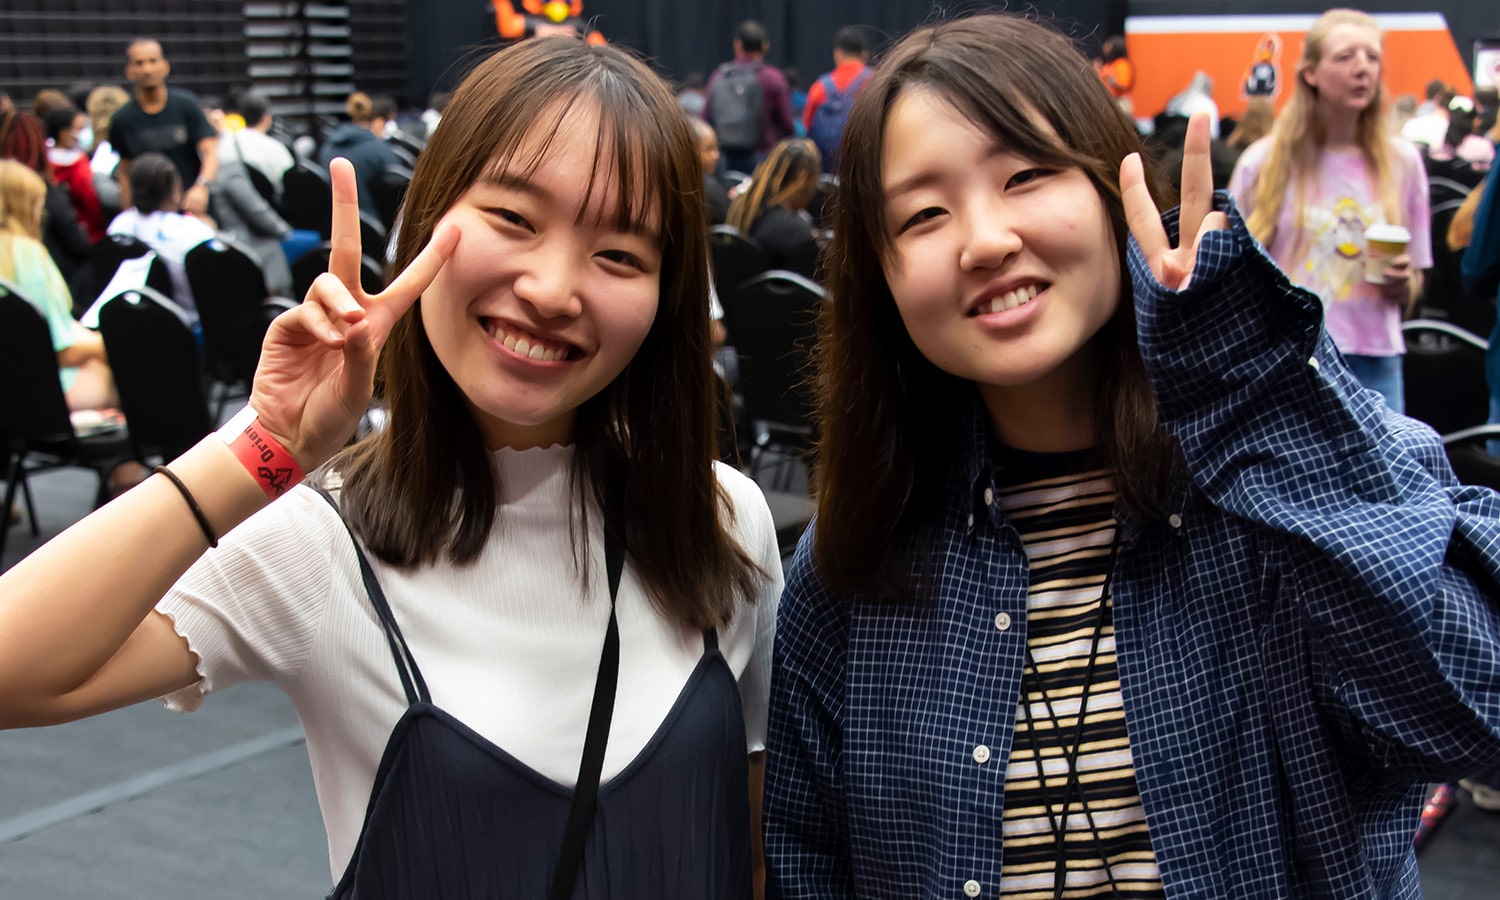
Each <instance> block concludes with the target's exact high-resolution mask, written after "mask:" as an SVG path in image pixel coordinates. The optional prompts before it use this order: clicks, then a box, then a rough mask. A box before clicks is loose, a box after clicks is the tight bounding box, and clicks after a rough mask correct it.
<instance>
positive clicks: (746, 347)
mask: <svg viewBox="0 0 1500 900" xmlns="http://www.w3.org/2000/svg"><path fill="white" fill-rule="evenodd" d="M826 296H827V295H826V294H824V293H823V289H822V288H820V287H818V286H817V285H816V284H814V283H812V282H811V281H808V280H807V279H806V278H803V277H802V276H800V275H796V274H794V273H792V272H785V271H781V270H773V271H770V272H765V273H763V274H761V275H758V276H756V277H754V278H752V279H750V280H749V281H747V282H745V283H744V284H743V285H741V286H740V288H739V290H737V291H735V292H734V293H733V294H730V295H729V296H727V297H725V298H724V299H723V303H724V316H725V319H726V320H731V319H732V321H733V322H734V328H735V331H734V332H733V334H734V348H735V351H736V352H737V353H738V355H739V360H740V382H739V389H740V392H741V394H742V395H743V396H744V398H745V415H746V417H747V418H749V419H750V420H751V421H752V422H756V421H759V422H766V423H771V424H773V425H775V426H780V427H781V428H782V429H783V430H787V429H789V430H800V429H805V428H807V427H808V426H809V424H810V422H811V419H812V415H811V413H812V407H811V400H810V396H809V394H808V391H807V389H806V386H805V381H806V380H807V376H808V374H809V359H810V356H809V354H810V352H811V350H812V344H813V340H814V339H815V337H816V334H817V318H818V311H819V309H820V308H821V307H822V305H823V302H824V300H825V298H826Z"/></svg>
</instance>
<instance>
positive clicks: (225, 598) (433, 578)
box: [157, 446, 782, 879]
mask: <svg viewBox="0 0 1500 900" xmlns="http://www.w3.org/2000/svg"><path fill="white" fill-rule="evenodd" d="M572 458H573V451H572V449H571V448H569V447H560V446H559V447H549V448H545V449H535V450H526V451H512V450H501V451H499V452H497V453H496V454H495V464H496V467H497V471H498V473H499V478H500V482H501V484H502V486H503V489H502V490H503V495H504V497H505V502H504V503H502V504H501V505H500V507H499V509H498V512H497V515H496V520H495V528H494V530H493V532H492V533H491V535H490V540H489V543H488V545H487V546H486V548H485V550H484V552H483V554H482V555H481V556H480V558H479V559H478V560H477V561H476V562H475V563H474V564H473V565H472V566H468V567H465V568H462V569H456V568H454V567H452V566H448V565H441V566H430V567H426V568H423V569H420V570H416V571H410V570H407V571H403V570H398V569H393V568H391V567H389V566H386V565H384V564H382V563H381V562H380V561H379V560H375V559H373V558H372V559H371V562H372V564H373V566H374V568H375V572H376V576H377V577H378V579H379V581H380V584H381V587H382V588H384V590H385V593H386V596H387V598H388V599H389V600H390V604H391V608H392V610H393V611H394V614H395V616H396V620H397V623H398V624H399V625H400V627H401V631H402V633H403V634H404V635H405V636H406V640H407V643H408V645H409V646H410V647H411V652H412V655H413V656H414V657H415V658H416V661H417V665H418V666H419V667H420V668H421V670H422V674H423V675H424V676H425V677H426V679H427V685H428V688H429V690H430V691H431V694H432V699H433V702H434V703H435V704H437V705H438V706H440V707H442V708H443V709H445V710H447V711H448V712H450V713H452V714H453V715H454V716H456V717H457V718H458V719H460V720H461V721H463V722H464V723H465V724H467V725H468V726H469V727H471V728H473V729H474V730H475V731H477V732H479V733H480V734H481V735H483V736H484V737H485V738H487V739H488V740H490V741H492V742H494V743H495V744H497V745H498V746H500V747H502V748H504V749H505V750H506V751H507V752H508V753H510V754H511V755H513V756H515V757H516V758H517V759H519V760H521V761H522V762H524V763H525V764H526V765H528V766H530V767H531V768H533V769H535V770H536V771H537V772H539V773H540V774H542V775H544V776H546V777H548V778H550V779H553V780H554V781H557V782H558V783H560V784H564V785H569V786H571V785H572V784H573V782H574V781H575V780H576V778H577V774H578V762H579V757H580V756H581V755H582V752H583V736H584V732H585V730H586V728H587V724H588V712H589V706H590V703H591V701H592V699H593V689H594V680H595V675H596V673H597V672H598V667H599V653H600V649H601V647H602V646H603V640H604V631H605V625H606V623H607V621H608V618H609V590H608V585H607V580H606V579H605V577H604V546H603V540H602V531H601V524H600V517H599V516H598V515H597V514H594V515H591V516H590V517H589V519H590V522H589V524H590V528H589V554H590V555H589V558H590V566H591V569H590V571H591V572H592V573H594V577H593V579H592V591H591V593H590V595H589V596H588V597H587V598H583V597H582V589H581V586H580V585H581V582H580V579H579V577H578V574H577V572H576V571H575V570H574V566H573V562H572V553H571V546H570V543H569V539H568V508H569V505H570V503H571V499H570V495H569V489H568V473H569V467H570V465H571V462H572ZM716 473H717V475H718V478H719V481H720V483H721V484H722V485H724V487H725V488H727V490H728V493H729V495H730V497H731V498H732V503H733V509H734V512H735V523H734V526H733V533H734V534H735V535H736V537H737V538H738V539H739V541H740V542H741V545H742V546H744V548H745V549H746V552H747V553H748V555H749V556H750V558H751V559H753V560H755V561H757V562H758V563H759V564H760V566H761V567H762V568H763V569H764V570H765V571H766V572H768V573H769V574H770V576H771V577H770V578H769V579H768V580H767V582H766V583H765V586H764V589H763V591H762V592H761V596H760V599H759V601H758V602H757V603H756V605H755V607H754V608H753V609H747V610H745V611H744V612H743V613H742V614H740V615H739V616H737V617H736V618H735V620H734V621H733V622H732V623H731V624H730V625H729V627H728V628H726V629H724V630H723V631H721V633H720V635H719V646H720V649H721V650H722V652H723V653H724V656H725V658H726V659H727V660H728V662H729V665H730V668H731V669H732V670H733V671H734V673H735V675H736V677H737V678H738V679H739V684H740V693H741V696H742V698H743V700H744V705H745V720H746V721H745V727H746V732H747V736H748V738H749V743H750V746H749V749H750V750H752V751H753V750H758V749H761V748H762V747H763V746H764V741H765V730H766V725H765V723H766V703H767V697H768V692H769V683H770V665H771V642H772V635H773V632H774V628H775V619H776V602H777V598H778V597H779V595H780V592H781V583H782V580H781V563H780V557H779V555H778V552H777V547H776V535H775V528H774V526H773V524H772V521H771V514H770V511H769V510H768V509H767V508H766V503H765V499H764V497H763V496H762V495H761V493H760V489H759V488H758V487H757V486H756V485H755V483H754V482H752V481H750V480H749V479H748V478H746V477H745V476H743V475H741V474H740V473H739V472H737V471H735V470H734V469H731V468H729V467H727V466H723V465H718V466H716ZM157 608H158V609H159V610H160V611H162V612H164V613H166V614H167V615H168V616H170V617H171V618H172V619H173V621H174V622H175V623H176V627H177V630H178V632H179V633H181V634H182V635H183V636H184V637H185V638H186V639H187V641H188V644H189V646H191V647H192V649H193V652H195V653H196V654H198V656H199V658H200V663H199V672H200V673H201V674H202V676H203V680H202V681H201V682H200V684H199V685H197V686H195V687H192V688H188V689H186V690H184V691H179V692H178V693H176V694H173V695H171V696H169V697H167V698H165V699H166V703H167V706H168V707H169V708H173V709H178V710H184V711H185V710H191V709H195V708H197V706H198V705H199V704H200V703H201V702H202V697H203V695H205V694H207V693H211V692H213V691H218V690H223V689H224V688H226V687H229V686H231V685H233V684H236V683H238V682H241V681H246V680H251V679H261V680H272V681H275V682H276V683H277V684H279V685H280V686H281V687H282V688H283V689H284V690H285V691H286V692H287V694H288V696H290V697H291V699H292V701H293V703H295V704H296V707H297V710H298V712H299V714H300V716H301V718H302V722H303V725H304V727H305V728H306V730H307V748H308V756H309V757H310V758H311V761H312V770H313V781H314V783H315V785H316V787H317V792H318V803H319V806H320V807H321V809H322V812H323V822H324V826H325V827H326V829H327V831H328V844H329V850H328V852H329V865H330V868H331V871H332V873H333V877H334V878H335V879H337V878H338V876H339V875H340V874H342V871H343V869H344V867H345V866H346V865H347V862H348V859H349V857H350V855H351V854H352V852H353V849H354V843H355V841H356V840H357V839H358V837H359V830H360V827H361V825H362V823H363V819H364V813H365V808H366V805H367V803H368V800H369V793H370V789H371V786H372V784H373V783H374V779H375V770H376V768H377V766H378V764H379V761H380V756H381V754H382V752H383V751H384V749H385V744H386V740H387V738H388V736H389V734H390V730H391V727H392V726H393V725H394V724H395V723H396V720H397V719H399V718H400V716H401V714H402V712H403V711H404V710H405V708H406V698H405V696H404V695H403V693H402V691H401V684H400V681H399V680H398V678H397V675H396V669H395V664H394V662H393V661H392V659H391V652H390V649H389V648H388V647H387V645H386V641H385V637H384V634H383V632H382V631H381V629H380V625H379V621H378V620H377V619H376V617H375V613H374V610H373V608H372V607H371V606H370V604H369V602H368V601H367V600H366V598H365V595H364V586H363V584H362V582H361V581H360V577H359V568H358V563H357V561H356V559H355V555H354V550H353V546H352V544H351V541H350V538H349V535H348V533H347V532H346V531H345V529H344V526H343V525H342V523H340V522H339V520H338V519H337V517H336V516H335V514H334V512H333V510H332V509H331V508H330V507H329V506H328V504H327V502H326V501H324V500H323V499H322V498H321V497H319V496H317V494H315V493H314V492H313V491H312V490H310V489H308V488H305V487H303V488H298V489H296V490H294V491H292V492H291V493H290V494H288V495H287V496H286V497H284V498H282V499H281V500H279V501H277V502H276V503H273V504H271V505H270V506H269V507H267V508H266V509H264V510H262V511H261V512H260V513H258V514H256V515H255V516H253V517H251V518H250V519H248V520H246V521H245V522H244V523H243V524H242V525H240V526H239V527H238V528H236V529H235V530H234V531H233V532H232V533H231V534H229V535H227V536H226V537H225V538H224V539H223V540H222V541H221V542H220V544H219V549H217V550H214V551H210V552H209V553H208V554H206V555H205V556H204V557H203V558H202V559H201V560H199V562H198V563H197V564H196V565H194V566H193V568H192V569H190V570H189V571H188V572H187V574H186V575H184V576H183V578H182V579H181V581H179V582H178V583H177V585H176V586H175V587H174V588H173V589H172V591H171V592H170V593H168V595H167V596H166V597H165V598H163V599H162V601H161V603H160V604H159V605H158V607H157ZM618 618H619V627H620V682H619V689H618V693H617V699H616V703H615V714H614V719H613V724H612V726H611V729H610V736H609V744H608V750H607V752H606V753H605V759H604V772H603V778H604V780H605V781H608V780H609V779H610V778H611V777H613V776H614V775H615V774H618V773H619V772H620V771H621V770H623V769H624V768H625V766H626V765H628V764H629V763H630V761H631V760H632V759H634V758H635V757H636V755H637V754H638V753H639V752H640V751H641V750H642V749H643V748H644V747H645V746H646V744H647V742H648V741H649V740H650V739H651V736H652V735H653V734H654V733H655V732H656V730H657V728H658V726H659V725H661V723H662V721H663V719H665V717H666V715H667V713H668V711H669V710H670V709H671V707H672V704H673V703H674V701H675V700H676V699H677V695H678V694H679V693H680V691H681V689H682V687H683V685H684V684H685V683H686V682H687V678H688V676H689V674H691V672H692V670H693V668H694V666H696V665H697V662H698V658H699V656H701V655H702V652H703V640H702V632H700V631H698V630H696V629H693V628H687V627H682V626H679V625H677V624H673V623H669V622H666V621H664V620H663V619H662V618H661V616H660V615H659V614H658V613H657V612H656V610H655V608H654V607H652V606H651V604H650V602H649V601H648V600H647V599H646V597H645V595H644V593H643V592H642V590H641V587H640V583H639V582H638V581H637V579H636V577H635V573H634V571H633V568H632V566H631V564H630V561H629V560H628V559H627V561H626V566H625V572H624V575H623V577H622V578H621V583H620V590H619V598H618Z"/></svg>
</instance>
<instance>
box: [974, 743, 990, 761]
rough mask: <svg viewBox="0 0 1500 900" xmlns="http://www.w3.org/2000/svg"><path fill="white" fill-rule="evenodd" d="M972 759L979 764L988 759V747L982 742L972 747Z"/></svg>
mask: <svg viewBox="0 0 1500 900" xmlns="http://www.w3.org/2000/svg"><path fill="white" fill-rule="evenodd" d="M974 761H975V762H977V763H979V764H980V765H981V766H982V765H984V764H985V763H987V762H989V761H990V748H988V747H986V746H985V745H983V744H980V745H979V746H978V747H975V748H974Z"/></svg>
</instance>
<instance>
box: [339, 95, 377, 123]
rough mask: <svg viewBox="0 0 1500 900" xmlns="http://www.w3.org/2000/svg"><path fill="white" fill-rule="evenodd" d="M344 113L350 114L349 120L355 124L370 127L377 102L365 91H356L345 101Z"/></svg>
mask: <svg viewBox="0 0 1500 900" xmlns="http://www.w3.org/2000/svg"><path fill="white" fill-rule="evenodd" d="M344 112H346V113H348V114H349V119H350V120H351V121H352V122H354V124H356V125H368V124H370V120H371V117H372V116H373V115H374V113H375V101H373V100H371V99H370V95H369V94H366V93H365V92H364V91H355V92H354V93H352V94H350V95H349V99H348V100H345V101H344Z"/></svg>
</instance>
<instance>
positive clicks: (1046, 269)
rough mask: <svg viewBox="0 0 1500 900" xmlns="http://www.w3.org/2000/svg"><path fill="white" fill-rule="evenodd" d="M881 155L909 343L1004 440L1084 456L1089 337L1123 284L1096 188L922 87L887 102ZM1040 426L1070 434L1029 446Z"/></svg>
mask: <svg viewBox="0 0 1500 900" xmlns="http://www.w3.org/2000/svg"><path fill="white" fill-rule="evenodd" d="M881 155H882V164H881V170H880V180H881V185H882V189H883V195H884V197H885V214H884V219H885V222H886V226H887V230H888V234H889V242H890V243H889V249H888V252H887V253H886V255H885V260H884V269H885V275H886V281H887V283H888V285H889V287H890V291H891V295H892V297H893V298H894V299H895V302H896V307H897V309H898V311H899V312H900V315H901V320H902V323H903V324H904V325H905V326H906V330H907V333H908V334H909V335H910V336H911V339H912V342H913V343H914V344H915V345H916V347H917V349H918V350H919V351H920V352H921V353H922V355H923V356H925V357H926V358H927V359H928V360H930V361H931V362H932V363H933V364H934V365H936V366H937V367H938V368H939V369H942V370H943V371H945V372H947V373H949V374H951V375H955V376H957V377H959V378H963V379H966V380H969V381H972V382H974V383H975V384H976V385H978V387H979V391H980V394H981V395H982V396H983V398H984V400H985V403H986V405H987V407H988V408H989V411H990V415H991V417H992V418H993V419H994V420H995V424H996V428H997V430H998V431H999V432H1000V436H1001V438H1002V439H1003V440H1006V441H1007V442H1008V443H1011V444H1013V445H1015V446H1021V447H1027V448H1028V449H1068V447H1067V446H1065V445H1067V444H1081V445H1082V446H1087V445H1088V443H1089V442H1091V441H1092V440H1093V435H1092V429H1091V423H1092V411H1093V402H1094V397H1095V394H1096V390H1095V381H1096V379H1097V377H1098V374H1097V373H1098V370H1099V366H1098V364H1097V362H1098V361H1097V359H1096V357H1097V356H1098V354H1097V353H1096V352H1095V347H1094V344H1093V343H1091V339H1092V338H1093V337H1094V335H1095V334H1096V333H1098V332H1099V330H1100V329H1101V328H1102V327H1103V326H1104V325H1105V323H1106V322H1108V321H1109V320H1110V318H1111V316H1112V315H1114V312H1115V309H1116V307H1117V306H1118V304H1119V300H1120V283H1121V281H1120V273H1121V269H1120V258H1119V250H1118V244H1117V239H1116V236H1115V232H1114V229H1113V226H1112V223H1111V219H1110V216H1109V213H1108V211H1107V210H1106V208H1105V204H1104V201H1103V199H1102V198H1101V197H1100V194H1099V191H1098V190H1097V189H1096V188H1095V186H1094V183H1093V182H1092V181H1091V180H1090V179H1089V177H1088V175H1086V174H1085V173H1084V172H1083V171H1081V170H1079V169H1070V168H1059V167H1047V166H1043V165H1039V164H1037V163H1035V162H1034V161H1032V160H1029V159H1027V158H1026V157H1024V156H1022V155H1020V154H1019V153H1017V152H1015V151H1012V150H1009V149H1007V148H1006V147H1005V146H1004V144H1003V143H1002V142H1001V141H999V140H997V139H996V138H995V137H994V136H992V135H991V134H989V133H988V132H986V131H984V130H983V129H981V128H980V127H978V126H976V125H974V124H973V123H972V122H970V121H969V119H968V118H966V117H965V116H964V115H963V114H962V113H961V112H960V111H959V110H958V109H957V108H956V107H954V106H953V104H952V103H950V102H949V101H948V100H947V99H945V98H944V97H942V96H941V95H940V94H938V93H937V92H935V91H934V90H932V89H930V88H927V87H925V86H922V87H913V88H909V89H907V90H905V91H904V92H903V93H901V94H900V95H899V96H898V97H897V99H896V100H895V102H894V104H893V105H892V107H891V109H890V112H889V113H888V118H887V120H886V126H885V133H884V137H883V144H882V152H881ZM1038 426H1040V427H1041V428H1042V429H1043V430H1047V431H1049V432H1056V431H1058V429H1060V428H1063V427H1064V426H1066V429H1071V430H1070V431H1069V433H1067V434H1062V433H1050V434H1048V435H1047V436H1046V437H1045V438H1042V439H1041V444H1038V443H1037V441H1038V439H1039V435H1038V434H1037V431H1038ZM1054 439H1055V440H1054ZM1058 443H1060V444H1061V445H1063V446H1051V445H1052V444H1058ZM1028 444H1030V445H1031V446H1029V447H1028ZM1044 445H1046V446H1044Z"/></svg>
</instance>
